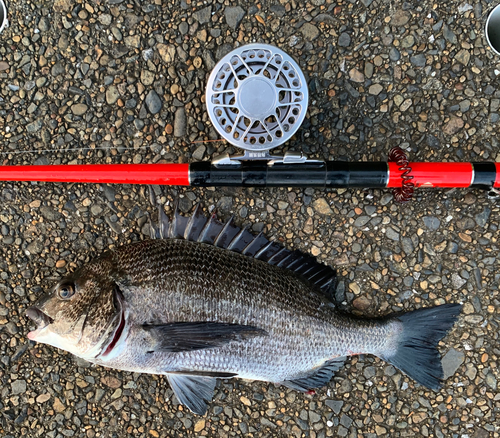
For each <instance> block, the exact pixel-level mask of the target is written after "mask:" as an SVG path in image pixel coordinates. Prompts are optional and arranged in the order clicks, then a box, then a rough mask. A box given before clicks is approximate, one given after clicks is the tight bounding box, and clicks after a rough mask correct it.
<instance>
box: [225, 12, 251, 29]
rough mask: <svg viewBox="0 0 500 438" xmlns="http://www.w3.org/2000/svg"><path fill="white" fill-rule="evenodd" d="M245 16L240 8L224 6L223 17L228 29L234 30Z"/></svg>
mask: <svg viewBox="0 0 500 438" xmlns="http://www.w3.org/2000/svg"><path fill="white" fill-rule="evenodd" d="M245 15H246V12H245V10H244V9H243V8H242V7H241V6H226V8H225V9H224V16H225V17H226V23H227V24H228V26H229V27H231V28H233V29H236V28H237V27H238V26H239V25H240V23H241V20H243V17H244V16H245Z"/></svg>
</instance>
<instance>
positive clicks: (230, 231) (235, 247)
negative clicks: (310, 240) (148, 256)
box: [150, 203, 337, 301]
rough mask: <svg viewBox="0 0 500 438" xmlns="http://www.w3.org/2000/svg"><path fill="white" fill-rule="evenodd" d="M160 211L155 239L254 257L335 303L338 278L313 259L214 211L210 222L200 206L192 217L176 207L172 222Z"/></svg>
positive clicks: (326, 267) (152, 232)
mask: <svg viewBox="0 0 500 438" xmlns="http://www.w3.org/2000/svg"><path fill="white" fill-rule="evenodd" d="M158 210H159V211H158V225H156V224H153V223H151V224H150V227H151V236H152V237H153V238H157V239H172V238H173V239H185V240H191V241H195V242H201V243H207V244H210V245H214V246H217V247H219V248H224V249H228V250H229V251H234V252H238V253H241V254H244V255H246V256H248V257H254V258H256V259H258V260H262V261H264V262H267V263H269V264H270V265H276V266H279V267H280V268H284V269H288V270H290V271H293V272H295V273H297V274H298V275H300V276H301V277H302V278H304V279H305V280H307V281H308V282H309V283H311V284H313V285H315V286H316V287H318V288H319V289H320V290H321V291H322V292H323V293H324V294H325V295H326V296H327V297H328V298H329V299H331V300H332V301H334V299H333V298H334V294H335V288H336V278H337V274H336V272H335V270H334V269H332V268H331V267H329V266H326V265H324V264H322V263H319V262H318V261H316V259H315V258H314V257H312V256H310V255H307V254H304V253H302V252H300V251H298V250H295V251H291V250H289V249H286V248H284V247H283V246H282V245H280V244H279V243H278V242H271V241H269V240H268V239H267V238H266V237H265V236H264V235H263V234H262V233H259V234H257V235H254V234H252V233H251V232H250V231H249V230H248V229H247V228H240V227H238V226H236V225H235V223H234V217H233V216H232V217H231V218H230V219H229V220H228V221H227V222H225V223H223V222H220V221H219V220H218V219H217V217H216V213H215V211H214V212H212V214H211V215H210V216H209V217H208V218H207V217H206V216H205V215H203V213H202V209H201V207H200V205H199V204H198V205H197V206H196V208H195V209H194V212H193V214H192V215H191V216H190V217H185V216H182V215H181V214H180V212H179V209H178V205H177V203H176V205H175V208H174V214H173V219H172V220H169V218H168V216H167V215H166V214H165V212H164V210H163V207H161V206H159V207H158Z"/></svg>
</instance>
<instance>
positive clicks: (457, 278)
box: [451, 272, 467, 289]
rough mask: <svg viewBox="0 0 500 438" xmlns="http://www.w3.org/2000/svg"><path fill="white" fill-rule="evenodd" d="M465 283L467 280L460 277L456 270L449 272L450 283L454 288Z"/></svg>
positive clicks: (458, 287)
mask: <svg viewBox="0 0 500 438" xmlns="http://www.w3.org/2000/svg"><path fill="white" fill-rule="evenodd" d="M465 283H467V280H465V279H463V278H462V277H460V275H458V274H457V273H456V272H454V273H453V274H451V284H452V286H453V288H454V289H460V288H461V287H462V286H463V285H464V284H465Z"/></svg>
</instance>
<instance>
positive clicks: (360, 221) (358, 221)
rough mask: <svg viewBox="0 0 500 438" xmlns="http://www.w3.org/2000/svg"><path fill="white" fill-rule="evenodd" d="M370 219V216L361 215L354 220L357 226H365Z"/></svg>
mask: <svg viewBox="0 0 500 438" xmlns="http://www.w3.org/2000/svg"><path fill="white" fill-rule="evenodd" d="M369 221H370V216H360V217H358V218H357V219H356V220H355V221H354V226H355V227H358V228H359V227H364V226H365V225H366V224H367V223H368V222H369Z"/></svg>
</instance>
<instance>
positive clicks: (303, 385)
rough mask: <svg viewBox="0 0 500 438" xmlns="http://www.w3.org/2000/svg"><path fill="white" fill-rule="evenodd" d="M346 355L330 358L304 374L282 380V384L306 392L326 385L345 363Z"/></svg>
mask: <svg viewBox="0 0 500 438" xmlns="http://www.w3.org/2000/svg"><path fill="white" fill-rule="evenodd" d="M345 360H346V358H345V357H343V356H342V357H337V358H335V359H332V360H329V361H328V362H326V363H325V364H324V365H323V366H322V367H320V368H316V369H314V370H311V371H310V372H309V373H306V374H304V376H300V377H298V378H295V379H291V380H285V381H284V382H281V384H282V385H285V386H287V387H288V388H292V389H295V390H298V391H303V392H306V391H308V390H309V389H313V388H321V387H322V386H325V385H326V384H327V383H328V382H329V381H330V380H331V378H332V377H333V375H334V374H335V372H336V371H338V370H339V369H340V368H341V367H342V366H343V365H344V363H345Z"/></svg>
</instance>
